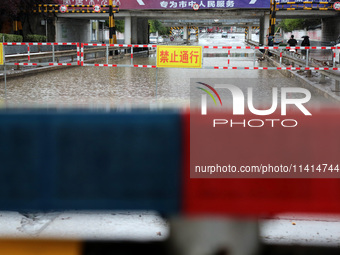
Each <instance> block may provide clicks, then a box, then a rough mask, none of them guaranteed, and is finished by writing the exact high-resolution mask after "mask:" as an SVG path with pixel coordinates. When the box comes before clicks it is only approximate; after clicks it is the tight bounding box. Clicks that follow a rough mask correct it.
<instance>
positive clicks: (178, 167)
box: [0, 110, 340, 216]
mask: <svg viewBox="0 0 340 255" xmlns="http://www.w3.org/2000/svg"><path fill="white" fill-rule="evenodd" d="M189 122H190V116H189V114H188V113H182V112H179V111H176V110H168V111H166V110H164V111H144V110H133V111H131V112H108V113H105V112H104V111H102V112H89V111H86V110H83V111H81V110H80V111H59V112H58V111H54V110H50V111H36V110H35V111H31V110H22V111H20V110H8V111H4V112H1V113H0V164H1V170H0V210H72V209H83V210H111V209H117V210H123V209H128V210H133V209H135V210H146V209H147V210H156V211H159V212H161V213H164V214H167V215H176V214H178V213H184V214H185V215H214V214H216V215H228V214H229V215H248V216H270V215H273V214H277V213H283V212H304V213H340V178H332V179H307V178H306V179H282V178H281V179H279V178H276V179H216V178H215V179H205V178H203V179H191V178H190V177H189V164H190V162H189V158H190V157H189V155H190V143H189V136H190V131H189V124H190V123H189ZM327 123H328V124H327ZM339 128H340V121H339V113H338V111H329V112H324V111H320V112H319V113H313V116H312V118H310V119H309V120H308V122H306V123H305V124H304V125H301V127H299V129H296V132H295V131H294V132H295V133H294V132H293V131H292V129H290V131H289V132H290V133H289V136H284V135H283V133H282V132H283V131H282V129H276V128H268V129H261V128H258V129H252V130H251V132H247V134H248V135H247V137H245V138H244V139H245V140H246V141H248V143H247V145H242V146H241V145H240V144H238V142H239V139H238V131H237V129H235V130H233V131H231V130H230V131H229V132H226V134H225V135H226V136H230V138H229V144H228V146H226V147H225V150H226V152H227V155H230V157H232V158H233V160H235V159H236V160H239V161H244V162H248V163H249V162H250V161H249V159H248V157H249V155H250V153H255V152H256V151H257V152H259V153H260V154H259V155H263V157H264V158H275V160H276V161H277V162H280V160H282V161H286V160H287V155H288V156H292V157H293V158H295V159H299V158H300V157H301V155H304V150H305V149H306V148H307V147H308V148H309V149H308V157H311V158H313V159H319V161H320V163H327V162H322V160H323V159H327V158H328V156H331V157H333V158H334V156H336V155H339V152H340V142H339V140H340V138H339V137H338V135H337V133H338V130H339ZM287 132H288V131H287ZM287 134H288V133H287ZM263 137H265V139H263ZM307 141H308V142H309V144H306V143H307ZM283 144H291V145H292V146H290V147H289V146H283ZM240 146H241V147H240ZM306 146H307V147H306ZM235 148H242V153H236V151H237V150H235ZM285 150H288V151H289V152H290V154H287V153H284V151H285ZM277 151H281V152H283V153H277ZM305 158H306V157H305ZM226 160H228V158H226ZM339 163H340V160H339ZM336 174H337V175H338V176H340V171H338V173H336ZM337 175H334V176H335V177H336V176H337Z"/></svg>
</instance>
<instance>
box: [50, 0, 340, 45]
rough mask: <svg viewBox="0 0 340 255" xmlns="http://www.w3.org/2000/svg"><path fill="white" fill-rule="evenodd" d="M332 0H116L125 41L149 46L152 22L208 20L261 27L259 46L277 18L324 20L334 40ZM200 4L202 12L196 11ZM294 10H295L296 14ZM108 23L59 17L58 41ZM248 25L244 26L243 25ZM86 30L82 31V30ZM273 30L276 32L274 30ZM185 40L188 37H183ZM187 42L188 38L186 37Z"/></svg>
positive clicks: (336, 25)
mask: <svg viewBox="0 0 340 255" xmlns="http://www.w3.org/2000/svg"><path fill="white" fill-rule="evenodd" d="M330 1H332V0H326V1H317V2H315V1H313V2H311V1H309V2H302V1H296V2H287V1H285V0H277V1H275V2H274V0H271V1H270V0H237V1H236V0H197V1H194V0H130V1H127V0H113V4H114V5H117V6H119V13H116V14H115V18H116V19H124V20H125V30H124V40H125V43H127V44H130V43H132V44H143V43H147V42H148V37H149V26H148V20H149V19H158V20H173V21H174V22H176V23H179V24H178V26H179V25H180V26H184V27H185V26H195V25H198V24H194V22H191V21H194V20H196V21H197V20H200V21H201V23H203V24H204V22H205V21H207V20H212V19H220V20H222V19H227V20H233V21H234V22H235V23H237V24H240V23H245V24H244V26H245V27H248V31H249V32H248V34H249V35H250V34H251V28H252V27H253V26H260V43H263V44H264V43H265V41H266V40H265V39H266V34H268V33H269V32H270V29H271V27H272V26H273V25H275V20H276V18H278V19H280V18H281V19H284V18H301V17H303V18H315V17H318V18H322V24H323V25H322V29H323V35H322V40H323V41H332V40H335V39H336V38H337V37H338V36H339V34H340V11H337V10H335V9H334V8H333V2H330ZM109 3H110V1H109V0H59V4H64V5H79V4H81V5H108V4H109ZM195 4H197V5H198V7H199V9H198V10H194V9H193V7H194V5H195ZM293 9H294V10H293ZM90 19H91V20H105V19H108V14H107V13H99V12H98V13H80V14H79V13H72V12H70V13H58V14H57V22H56V38H57V39H56V40H57V41H59V42H61V41H89V39H88V38H87V37H86V36H85V38H84V34H83V35H80V31H82V30H83V29H85V28H87V29H85V30H87V31H91V28H89V26H90V22H89V20H90ZM245 20H246V21H247V22H244V21H245ZM82 28H83V29H82ZM272 30H273V29H272ZM184 36H186V35H184ZM184 39H185V37H184Z"/></svg>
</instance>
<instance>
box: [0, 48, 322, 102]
mask: <svg viewBox="0 0 340 255" xmlns="http://www.w3.org/2000/svg"><path fill="white" fill-rule="evenodd" d="M225 52H226V51H221V52H217V53H218V54H226V53H225ZM208 54H209V55H208ZM211 54H212V53H211ZM237 54H238V55H237ZM207 56H209V57H207V58H205V59H204V66H226V65H227V61H228V58H226V57H220V56H219V57H216V56H214V55H210V53H207ZM237 57H240V58H237ZM133 61H134V64H144V65H155V64H156V57H155V55H154V54H153V55H150V56H149V57H147V56H137V55H136V56H135V57H134V60H133ZM130 62H131V60H130V58H125V59H114V60H111V63H115V64H130ZM253 63H254V59H253V54H251V53H234V55H233V58H231V61H230V65H232V66H253ZM261 64H262V63H261V62H260V63H257V62H256V65H258V66H261ZM267 64H268V63H265V64H264V65H267ZM156 76H157V82H156ZM191 78H196V79H199V78H211V79H215V78H233V79H235V78H236V79H241V78H248V79H252V80H253V81H254V82H256V80H257V79H258V78H261V84H258V85H257V88H258V93H259V96H261V93H263V94H266V93H268V91H269V92H271V88H272V87H273V86H275V87H280V86H290V87H300V86H301V84H299V82H298V81H296V80H294V79H289V82H288V83H287V79H282V83H281V84H280V82H279V81H280V78H283V76H282V74H280V73H279V72H278V71H275V70H272V71H270V70H213V69H177V68H172V69H171V68H159V69H154V68H131V67H72V68H67V69H62V70H56V71H52V72H45V73H40V74H35V75H31V76H27V77H24V78H18V79H12V80H9V81H8V82H7V103H8V104H10V105H22V104H24V105H40V106H41V105H51V104H53V105H60V106H65V105H73V106H76V105H101V104H108V105H121V104H148V103H155V102H157V103H164V104H173V105H176V106H184V105H188V104H189V94H190V93H189V91H190V89H189V88H190V79H191ZM273 79H275V80H276V82H275V84H274V83H273V82H272V81H273ZM0 85H1V89H0V97H1V98H4V97H5V91H4V83H3V82H2V83H0ZM156 91H157V97H156ZM313 98H314V99H315V100H316V101H321V102H324V101H326V99H324V98H323V97H322V96H319V95H316V94H314V95H313Z"/></svg>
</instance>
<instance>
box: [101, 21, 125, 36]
mask: <svg viewBox="0 0 340 255" xmlns="http://www.w3.org/2000/svg"><path fill="white" fill-rule="evenodd" d="M124 25H125V21H124V20H122V19H115V28H116V31H118V32H120V33H124ZM105 26H107V27H109V21H108V20H105Z"/></svg>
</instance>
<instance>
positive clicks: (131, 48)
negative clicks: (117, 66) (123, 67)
mask: <svg viewBox="0 0 340 255" xmlns="http://www.w3.org/2000/svg"><path fill="white" fill-rule="evenodd" d="M131 65H133V47H131Z"/></svg>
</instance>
